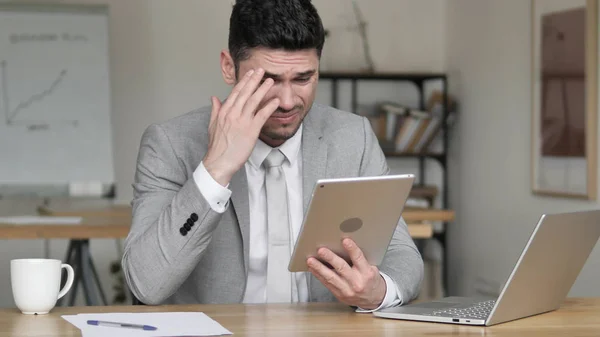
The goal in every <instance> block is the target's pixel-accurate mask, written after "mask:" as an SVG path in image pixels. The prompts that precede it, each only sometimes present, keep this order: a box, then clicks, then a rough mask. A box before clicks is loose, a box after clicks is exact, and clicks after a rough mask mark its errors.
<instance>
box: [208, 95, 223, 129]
mask: <svg viewBox="0 0 600 337" xmlns="http://www.w3.org/2000/svg"><path fill="white" fill-rule="evenodd" d="M210 101H211V103H212V110H211V112H210V124H209V125H213V123H214V122H215V120H216V119H217V116H218V115H219V111H220V110H221V101H219V99H218V98H217V97H214V96H212V97H211V98H210Z"/></svg>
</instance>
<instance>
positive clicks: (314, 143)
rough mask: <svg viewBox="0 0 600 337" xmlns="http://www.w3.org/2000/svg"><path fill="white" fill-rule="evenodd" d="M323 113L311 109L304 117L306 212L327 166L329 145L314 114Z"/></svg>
mask: <svg viewBox="0 0 600 337" xmlns="http://www.w3.org/2000/svg"><path fill="white" fill-rule="evenodd" d="M315 113H321V112H320V111H314V109H313V111H311V112H310V113H309V114H308V115H307V117H306V118H305V119H304V126H303V128H302V194H303V198H302V199H303V206H304V207H303V209H304V214H306V211H307V210H308V204H309V202H310V199H311V196H312V191H313V188H314V185H315V183H316V181H317V180H318V179H321V178H324V177H325V174H326V168H327V147H326V146H325V144H324V142H323V135H322V133H321V129H320V128H319V125H315V124H316V123H314V122H313V118H311V117H312V115H313V114H315Z"/></svg>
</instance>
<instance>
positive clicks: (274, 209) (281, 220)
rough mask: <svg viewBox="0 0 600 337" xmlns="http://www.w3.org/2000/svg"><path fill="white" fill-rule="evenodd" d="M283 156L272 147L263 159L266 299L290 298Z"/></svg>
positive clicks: (290, 286)
mask: <svg viewBox="0 0 600 337" xmlns="http://www.w3.org/2000/svg"><path fill="white" fill-rule="evenodd" d="M284 160H285V156H284V155H283V153H281V151H280V150H279V149H273V150H272V151H271V153H269V155H268V156H267V158H266V159H265V161H264V162H263V166H264V167H265V171H266V173H265V187H266V194H267V228H268V233H269V235H268V236H269V249H268V253H267V254H268V255H267V261H268V262H267V302H268V303H276V302H285V303H289V302H291V301H292V275H291V273H290V272H289V271H288V269H287V266H288V264H289V262H290V229H289V227H290V223H289V210H288V196H287V186H286V183H285V175H284V172H283V167H282V166H281V165H282V164H283V162H284Z"/></svg>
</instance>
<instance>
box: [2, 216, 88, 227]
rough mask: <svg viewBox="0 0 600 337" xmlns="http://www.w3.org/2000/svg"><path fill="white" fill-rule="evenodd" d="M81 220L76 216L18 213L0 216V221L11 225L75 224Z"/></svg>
mask: <svg viewBox="0 0 600 337" xmlns="http://www.w3.org/2000/svg"><path fill="white" fill-rule="evenodd" d="M81 220H82V219H81V217H77V216H35V215H18V216H5V217H0V223H3V224H11V225H45V224H54V225H77V224H79V223H81Z"/></svg>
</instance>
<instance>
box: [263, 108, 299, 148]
mask: <svg viewBox="0 0 600 337" xmlns="http://www.w3.org/2000/svg"><path fill="white" fill-rule="evenodd" d="M295 110H298V112H297V113H298V115H300V116H301V117H300V120H299V121H298V124H297V125H296V127H295V128H294V130H292V131H288V132H285V131H284V132H277V131H276V130H273V129H271V128H268V127H267V126H266V125H265V127H263V129H262V130H261V134H262V135H263V136H266V137H268V138H270V139H272V140H288V139H290V138H292V137H294V135H295V134H296V133H297V132H298V130H299V129H300V125H302V122H303V121H304V118H305V117H306V112H305V111H304V107H303V106H296V107H294V108H293V109H291V110H283V109H281V108H278V109H277V110H276V111H275V112H274V113H293V111H295ZM289 125H290V124H281V125H278V126H277V127H278V128H279V127H281V128H282V129H285V128H287V127H288V126H289Z"/></svg>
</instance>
